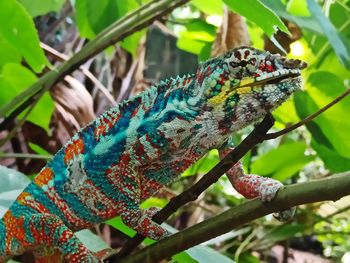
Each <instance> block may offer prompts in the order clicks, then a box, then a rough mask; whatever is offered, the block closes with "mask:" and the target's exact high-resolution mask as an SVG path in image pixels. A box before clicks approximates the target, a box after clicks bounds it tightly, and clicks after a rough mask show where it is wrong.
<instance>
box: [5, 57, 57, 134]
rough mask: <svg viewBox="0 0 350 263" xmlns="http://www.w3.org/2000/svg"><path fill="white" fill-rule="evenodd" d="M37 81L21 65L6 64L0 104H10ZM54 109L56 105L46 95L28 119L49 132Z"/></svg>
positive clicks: (46, 94)
mask: <svg viewBox="0 0 350 263" xmlns="http://www.w3.org/2000/svg"><path fill="white" fill-rule="evenodd" d="M36 80H37V77H36V76H35V75H34V74H33V73H32V72H31V71H30V70H28V69H27V68H25V67H23V66H21V65H20V64H14V63H8V64H6V65H5V66H4V67H3V69H2V72H1V75H0V89H1V90H4V92H2V93H1V95H0V102H1V103H7V102H9V101H10V100H11V99H13V98H14V97H15V96H16V95H18V94H20V93H21V92H22V91H24V90H25V89H26V88H27V87H28V86H30V85H32V84H33V83H34V82H35V81H36ZM2 85H4V86H2ZM53 109H54V103H53V101H52V99H51V97H50V95H49V94H48V93H45V94H44V95H43V96H42V98H40V100H39V102H38V103H37V105H36V106H35V107H34V109H33V110H32V112H31V113H30V114H29V116H28V118H27V119H28V120H30V121H32V122H33V123H35V124H37V125H39V126H41V127H43V128H44V129H46V130H48V129H49V123H50V119H51V114H52V112H53Z"/></svg>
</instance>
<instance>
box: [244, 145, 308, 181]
mask: <svg viewBox="0 0 350 263" xmlns="http://www.w3.org/2000/svg"><path fill="white" fill-rule="evenodd" d="M305 150H306V144H305V142H292V143H286V144H282V145H280V146H279V147H278V148H276V149H273V150H271V151H269V152H267V153H265V154H263V155H261V156H259V157H258V158H257V159H256V160H255V162H254V163H253V164H252V166H251V171H252V173H256V174H260V175H273V178H274V179H276V180H281V181H283V180H285V179H287V178H289V177H291V176H293V175H294V174H295V173H297V172H298V171H299V170H300V169H302V168H303V167H304V166H305V165H306V164H307V163H309V162H310V161H311V160H313V158H314V157H312V156H305Z"/></svg>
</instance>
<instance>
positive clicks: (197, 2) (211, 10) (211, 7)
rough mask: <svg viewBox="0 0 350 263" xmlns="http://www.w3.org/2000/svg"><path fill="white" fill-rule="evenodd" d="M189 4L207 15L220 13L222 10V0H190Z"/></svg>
mask: <svg viewBox="0 0 350 263" xmlns="http://www.w3.org/2000/svg"><path fill="white" fill-rule="evenodd" d="M191 4H193V5H194V6H195V7H197V8H198V9H199V10H201V11H202V12H204V13H207V14H208V15H222V14H223V11H224V8H223V2H222V0H216V1H208V0H192V1H191Z"/></svg>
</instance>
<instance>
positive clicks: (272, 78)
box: [233, 69, 300, 91]
mask: <svg viewBox="0 0 350 263" xmlns="http://www.w3.org/2000/svg"><path fill="white" fill-rule="evenodd" d="M298 78H300V69H280V70H276V71H274V72H270V73H266V74H264V75H263V76H258V77H249V78H244V79H242V80H241V82H240V84H239V86H237V87H234V88H233V89H236V90H237V91H239V90H240V89H243V90H244V89H247V87H254V86H261V87H263V86H266V85H276V84H278V83H281V82H284V81H293V79H298Z"/></svg>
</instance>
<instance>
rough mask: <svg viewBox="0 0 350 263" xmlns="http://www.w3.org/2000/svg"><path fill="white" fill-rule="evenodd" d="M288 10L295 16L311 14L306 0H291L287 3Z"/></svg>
mask: <svg viewBox="0 0 350 263" xmlns="http://www.w3.org/2000/svg"><path fill="white" fill-rule="evenodd" d="M287 11H288V12H289V13H291V14H292V15H295V16H310V15H311V14H310V12H309V10H308V9H307V4H306V1H305V0H290V1H288V4H287Z"/></svg>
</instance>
